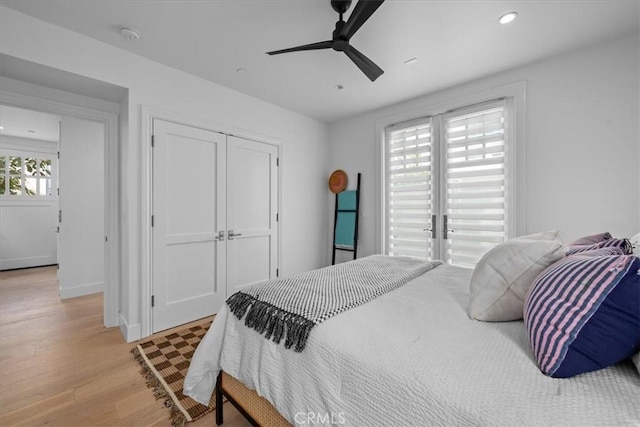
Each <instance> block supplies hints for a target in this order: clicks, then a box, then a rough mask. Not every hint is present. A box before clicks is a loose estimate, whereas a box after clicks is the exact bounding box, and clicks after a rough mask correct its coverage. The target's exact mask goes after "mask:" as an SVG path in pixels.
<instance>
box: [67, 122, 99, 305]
mask: <svg viewBox="0 0 640 427" xmlns="http://www.w3.org/2000/svg"><path fill="white" fill-rule="evenodd" d="M59 166H60V169H59V187H60V197H59V203H60V205H59V209H60V211H59V215H58V220H59V226H60V234H59V237H58V264H59V270H58V282H59V285H60V297H61V298H71V297H76V296H80V295H87V294H91V293H95V292H102V291H103V287H104V261H105V258H104V239H105V237H104V236H105V233H104V124H103V123H98V122H92V121H88V120H82V119H76V118H72V117H64V116H63V117H62V120H61V122H60V161H59Z"/></svg>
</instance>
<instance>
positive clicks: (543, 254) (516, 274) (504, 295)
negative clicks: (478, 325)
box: [469, 231, 567, 322]
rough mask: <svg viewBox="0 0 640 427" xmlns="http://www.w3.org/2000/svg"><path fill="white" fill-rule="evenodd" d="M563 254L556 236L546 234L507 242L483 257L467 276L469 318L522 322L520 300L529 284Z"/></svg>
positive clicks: (556, 234) (562, 247) (549, 233)
mask: <svg viewBox="0 0 640 427" xmlns="http://www.w3.org/2000/svg"><path fill="white" fill-rule="evenodd" d="M566 250H567V248H566V247H565V246H564V245H563V244H562V242H561V241H560V240H558V232H557V231H547V232H543V233H536V234H531V235H528V236H521V237H516V238H514V239H511V240H507V241H506V242H504V243H501V244H499V245H498V246H496V247H495V248H493V249H491V250H490V251H489V252H487V253H486V254H484V256H483V257H482V258H481V259H480V261H479V262H478V264H477V265H476V268H475V270H474V271H473V275H472V276H471V287H470V291H471V305H470V307H469V315H470V316H471V318H473V319H476V320H484V321H489V322H505V321H509V320H519V319H522V310H523V308H524V297H525V295H526V294H527V291H528V290H529V287H530V286H531V284H532V283H533V280H534V279H535V278H536V277H537V276H538V274H540V273H541V272H542V271H543V270H544V269H545V268H547V267H548V266H550V265H551V264H553V263H554V262H556V261H557V260H559V259H560V258H563V257H564V254H565V252H566Z"/></svg>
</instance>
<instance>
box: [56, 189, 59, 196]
mask: <svg viewBox="0 0 640 427" xmlns="http://www.w3.org/2000/svg"><path fill="white" fill-rule="evenodd" d="M56 190H58V196H59V195H60V189H59V188H56Z"/></svg>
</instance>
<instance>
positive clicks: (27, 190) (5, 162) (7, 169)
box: [0, 155, 53, 197]
mask: <svg viewBox="0 0 640 427" xmlns="http://www.w3.org/2000/svg"><path fill="white" fill-rule="evenodd" d="M52 164H53V162H52V160H51V159H40V158H36V157H21V156H11V155H9V156H6V155H5V156H0V196H27V197H38V196H40V197H49V196H52V195H53V189H52V181H51V180H52Z"/></svg>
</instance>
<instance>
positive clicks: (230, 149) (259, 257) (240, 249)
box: [227, 136, 278, 295]
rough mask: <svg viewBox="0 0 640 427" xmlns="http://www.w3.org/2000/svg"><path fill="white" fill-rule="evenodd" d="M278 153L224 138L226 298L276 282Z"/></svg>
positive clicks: (239, 140)
mask: <svg viewBox="0 0 640 427" xmlns="http://www.w3.org/2000/svg"><path fill="white" fill-rule="evenodd" d="M277 157H278V148H277V147H276V146H274V145H270V144H264V143H259V142H255V141H250V140H247V139H242V138H237V137H234V136H229V137H228V144H227V167H228V170H227V177H228V187H227V229H228V233H227V235H228V241H227V266H228V268H227V295H231V294H232V293H234V292H236V291H237V290H238V289H239V288H241V287H243V286H246V285H248V284H251V283H255V282H258V281H262V280H267V279H271V278H274V277H276V268H277V265H278V257H277V251H278V241H277V237H278V232H277V231H278V222H277V215H278V209H277V207H278V172H277Z"/></svg>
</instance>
